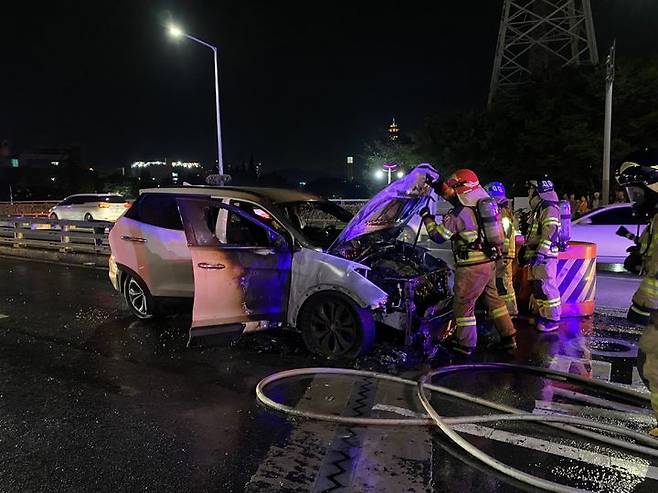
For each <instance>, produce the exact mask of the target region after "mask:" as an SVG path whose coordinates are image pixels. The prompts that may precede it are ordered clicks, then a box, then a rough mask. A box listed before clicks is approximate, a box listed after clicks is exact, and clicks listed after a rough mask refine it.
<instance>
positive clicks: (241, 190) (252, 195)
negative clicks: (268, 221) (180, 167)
mask: <svg viewBox="0 0 658 493" xmlns="http://www.w3.org/2000/svg"><path fill="white" fill-rule="evenodd" d="M139 193H140V195H141V194H144V193H170V194H180V195H208V196H211V195H215V196H220V197H225V198H230V199H243V200H263V199H265V200H268V201H270V202H273V203H283V202H302V201H314V200H324V199H323V198H322V197H320V196H319V195H315V194H313V193H308V192H302V191H300V190H290V189H287V188H269V187H226V186H222V187H212V186H205V185H198V186H194V185H192V186H187V187H170V188H146V189H143V190H140V191H139Z"/></svg>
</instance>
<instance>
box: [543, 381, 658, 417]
mask: <svg viewBox="0 0 658 493" xmlns="http://www.w3.org/2000/svg"><path fill="white" fill-rule="evenodd" d="M553 393H554V394H555V395H558V396H560V397H566V398H567V399H571V400H575V401H580V402H586V403H588V404H593V405H595V406H599V407H604V408H607V409H615V410H617V411H624V412H629V413H638V414H651V415H652V414H653V411H651V409H647V408H643V407H637V406H631V405H629V404H622V403H620V402H614V401H609V400H608V399H603V398H601V397H594V396H591V395H586V394H581V393H580V392H574V391H572V390H566V389H561V388H559V387H553Z"/></svg>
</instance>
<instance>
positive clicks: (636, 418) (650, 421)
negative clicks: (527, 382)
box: [532, 400, 655, 427]
mask: <svg viewBox="0 0 658 493" xmlns="http://www.w3.org/2000/svg"><path fill="white" fill-rule="evenodd" d="M532 413H533V414H568V415H571V416H600V417H604V418H609V419H616V420H624V421H633V422H635V423H642V424H644V425H646V426H651V427H653V426H654V424H655V419H654V417H653V415H651V414H638V413H629V412H625V411H613V410H610V409H603V408H600V407H590V406H578V405H576V404H564V403H562V402H553V401H543V400H535V409H533V411H532Z"/></svg>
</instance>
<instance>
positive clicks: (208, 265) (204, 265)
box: [197, 262, 226, 270]
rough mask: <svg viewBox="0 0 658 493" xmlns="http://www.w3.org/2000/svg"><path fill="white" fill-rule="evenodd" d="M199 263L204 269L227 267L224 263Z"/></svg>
mask: <svg viewBox="0 0 658 493" xmlns="http://www.w3.org/2000/svg"><path fill="white" fill-rule="evenodd" d="M197 265H198V266H199V267H201V268H202V269H215V270H219V269H225V268H226V266H225V265H224V264H209V263H208V262H199V263H198V264H197Z"/></svg>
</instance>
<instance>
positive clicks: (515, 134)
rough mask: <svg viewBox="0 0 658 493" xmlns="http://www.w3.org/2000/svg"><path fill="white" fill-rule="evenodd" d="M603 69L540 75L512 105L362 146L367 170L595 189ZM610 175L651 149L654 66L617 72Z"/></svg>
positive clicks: (656, 94) (655, 121) (657, 83)
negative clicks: (543, 177)
mask: <svg viewBox="0 0 658 493" xmlns="http://www.w3.org/2000/svg"><path fill="white" fill-rule="evenodd" d="M604 72H605V67H603V66H597V67H592V66H580V67H568V68H563V69H559V70H552V71H547V72H544V73H542V74H541V75H540V76H538V77H536V78H535V79H533V80H532V81H531V82H530V83H528V84H527V86H525V87H524V88H523V90H522V91H521V92H520V94H519V97H518V99H516V100H514V101H508V102H501V103H498V104H496V105H494V106H493V107H492V108H491V109H487V110H482V111H466V112H455V113H450V114H441V115H433V116H430V117H428V118H427V119H426V121H425V122H424V123H423V125H422V126H421V127H420V128H417V129H415V130H414V131H412V132H411V133H410V134H409V136H408V139H407V140H400V141H397V142H391V141H387V140H378V141H375V142H370V143H368V144H367V145H366V147H365V149H366V153H365V156H364V159H365V161H366V163H367V166H368V167H369V168H370V169H372V170H374V169H377V168H378V167H381V164H382V162H387V161H388V162H398V163H400V164H402V165H403V166H405V167H410V166H413V165H415V164H416V163H419V162H431V163H433V164H434V165H435V166H436V167H437V168H438V169H439V170H440V171H442V172H443V173H444V174H447V173H449V172H451V171H452V170H454V169H458V168H462V167H469V168H473V169H474V170H475V171H477V172H478V173H479V175H480V178H481V180H482V181H483V182H486V181H490V180H502V181H503V182H505V183H506V184H507V185H508V187H509V188H511V189H512V192H513V193H514V192H515V193H523V192H524V190H523V185H524V183H525V180H526V179H528V178H529V177H530V176H532V175H535V174H537V173H548V174H549V175H550V176H551V177H553V179H554V181H555V182H556V184H557V186H558V187H559V189H560V190H561V191H564V192H572V191H573V192H575V193H580V192H581V191H582V192H592V191H595V190H599V189H600V184H601V163H602V156H603V116H604V98H605V82H604V80H605V79H604ZM613 101H614V103H613V128H612V168H613V170H612V172H613V173H614V168H615V167H616V166H618V165H619V164H620V162H621V160H622V159H623V158H624V157H625V156H626V155H628V154H629V153H631V152H632V151H635V150H637V149H641V148H645V147H649V148H651V147H658V62H657V61H656V60H655V59H636V60H627V61H622V62H620V63H619V65H618V67H617V71H616V79H615V86H614V100H613Z"/></svg>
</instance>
